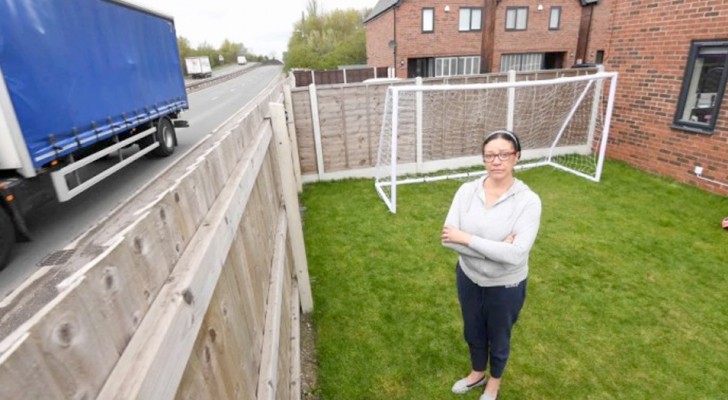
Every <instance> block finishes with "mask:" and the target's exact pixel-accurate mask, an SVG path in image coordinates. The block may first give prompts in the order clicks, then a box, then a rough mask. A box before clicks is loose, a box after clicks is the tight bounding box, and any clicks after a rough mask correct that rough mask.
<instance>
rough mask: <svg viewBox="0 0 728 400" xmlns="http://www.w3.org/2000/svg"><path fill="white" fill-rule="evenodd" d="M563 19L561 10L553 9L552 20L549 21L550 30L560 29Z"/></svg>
mask: <svg viewBox="0 0 728 400" xmlns="http://www.w3.org/2000/svg"><path fill="white" fill-rule="evenodd" d="M560 17H561V9H560V8H557V7H551V18H550V19H549V29H558V28H559V19H561V18H560Z"/></svg>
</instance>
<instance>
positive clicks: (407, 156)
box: [375, 72, 617, 213]
mask: <svg viewBox="0 0 728 400" xmlns="http://www.w3.org/2000/svg"><path fill="white" fill-rule="evenodd" d="M616 84H617V73H616V72H598V73H596V74H590V75H580V76H572V77H560V78H554V79H543V80H523V81H518V80H517V79H516V75H515V73H510V74H509V81H507V82H495V83H481V84H462V85H425V84H422V80H421V79H418V80H417V82H416V84H415V85H406V86H390V87H389V89H388V90H387V96H386V99H385V107H384V113H383V116H382V129H381V131H380V140H379V148H378V152H377V164H376V172H375V174H376V175H375V188H376V190H377V193H378V194H379V196H380V197H381V198H382V200H383V201H384V202H385V204H386V205H387V208H389V210H390V211H391V212H393V213H396V211H397V186H398V185H403V184H409V183H418V182H429V181H435V180H440V179H450V178H460V177H467V176H476V175H482V174H483V173H485V171H482V170H481V171H477V172H461V173H458V172H457V171H456V170H458V169H463V168H471V167H475V166H479V165H480V166H482V164H483V160H482V154H481V153H482V149H481V145H482V140H483V137H484V135H485V134H487V133H489V132H492V131H494V130H497V129H504V128H505V129H509V130H512V131H514V132H515V133H516V134H517V135H518V137H519V139H520V141H521V147H522V151H521V159H520V160H519V163H518V166H517V167H516V168H517V169H526V168H533V167H538V166H551V167H554V168H556V169H558V170H561V171H565V172H569V173H572V174H575V175H577V176H580V177H582V178H585V179H588V180H591V181H595V182H599V180H600V178H601V174H602V168H603V164H604V157H605V154H606V146H607V139H608V136H609V126H610V122H611V115H612V110H613V103H614V93H615V91H616Z"/></svg>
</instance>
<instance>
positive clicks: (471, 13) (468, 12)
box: [458, 7, 483, 32]
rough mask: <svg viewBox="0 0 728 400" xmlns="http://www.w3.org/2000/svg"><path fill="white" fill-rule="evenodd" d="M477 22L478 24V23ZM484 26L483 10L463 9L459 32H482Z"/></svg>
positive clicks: (474, 8) (461, 9)
mask: <svg viewBox="0 0 728 400" xmlns="http://www.w3.org/2000/svg"><path fill="white" fill-rule="evenodd" d="M476 16H477V17H476ZM476 22H477V23H476ZM482 26H483V9H482V8H479V7H461V8H460V20H459V22H458V31H460V32H474V31H480V30H481V29H482Z"/></svg>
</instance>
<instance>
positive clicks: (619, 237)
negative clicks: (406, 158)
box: [302, 162, 728, 400]
mask: <svg viewBox="0 0 728 400" xmlns="http://www.w3.org/2000/svg"><path fill="white" fill-rule="evenodd" d="M517 176H518V177H519V178H520V179H521V180H523V181H524V182H526V183H527V184H528V185H529V186H530V187H531V188H532V189H533V190H534V191H535V192H536V193H538V194H539V195H540V196H541V200H542V202H543V216H542V221H541V231H540V233H539V237H538V239H537V240H536V244H535V246H534V248H533V250H532V252H531V259H530V275H529V283H528V296H527V299H526V305H525V306H524V308H523V310H522V312H521V316H520V318H519V322H518V324H517V325H516V327H515V329H514V331H513V339H512V349H511V358H510V360H509V363H508V367H507V368H506V373H505V375H504V379H503V384H502V386H501V393H500V396H499V399H506V400H507V399H725V398H728V231H723V230H722V229H721V228H720V220H721V219H722V218H723V217H724V216H727V215H728V198H725V197H721V196H716V195H713V194H709V193H706V192H703V191H700V190H698V189H695V188H692V187H688V186H685V185H682V184H679V183H676V182H674V181H670V180H666V179H663V178H659V177H655V176H652V175H649V174H646V173H643V172H641V171H638V170H636V169H633V168H631V167H628V166H626V165H623V164H621V163H616V162H607V163H606V165H605V170H604V174H603V177H602V182H601V183H598V184H597V183H592V182H589V181H586V180H584V179H581V178H578V177H575V176H572V175H570V174H566V173H564V172H560V171H556V170H554V169H550V168H539V169H534V170H528V171H523V172H518V173H517ZM461 183H462V181H441V182H436V183H428V184H416V185H405V186H400V187H398V205H397V208H398V213H397V214H396V215H393V214H390V213H389V212H388V211H387V209H386V207H385V206H384V203H382V202H381V200H380V199H379V197H378V196H377V194H376V192H375V190H374V184H373V181H372V180H349V181H341V182H329V183H317V184H311V185H307V186H306V187H305V189H304V193H303V200H302V201H303V205H304V206H305V207H306V212H305V217H304V218H305V221H304V231H305V239H306V250H307V254H308V260H309V268H310V274H311V281H312V288H313V294H314V312H313V320H314V325H315V329H316V335H317V346H316V347H317V352H318V360H319V379H318V388H317V392H318V394H319V395H320V397H321V398H322V399H449V398H452V399H456V398H465V399H477V398H478V396H479V395H480V393H479V391H473V392H471V393H468V394H467V395H464V396H457V395H454V394H452V393H451V392H450V387H451V385H452V383H453V382H454V381H455V380H457V379H459V378H461V377H462V376H464V375H465V374H467V373H468V372H469V370H470V367H469V359H468V352H467V346H466V344H465V342H464V340H463V338H462V321H461V317H460V311H459V306H458V303H457V296H456V292H455V283H454V279H455V274H454V268H455V262H456V260H457V256H456V254H455V253H454V252H452V251H450V250H447V249H444V248H442V247H441V245H440V239H439V234H440V229H441V227H442V223H443V221H444V219H445V215H446V213H447V210H448V208H449V206H450V201H451V200H452V196H453V195H454V193H455V191H456V190H457V188H458V187H459V186H460V184H461ZM476 392H477V393H476Z"/></svg>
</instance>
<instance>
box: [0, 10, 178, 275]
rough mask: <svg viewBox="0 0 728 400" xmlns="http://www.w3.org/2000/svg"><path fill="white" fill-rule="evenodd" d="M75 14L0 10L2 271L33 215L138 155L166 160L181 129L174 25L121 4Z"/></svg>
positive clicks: (160, 15) (26, 236)
mask: <svg viewBox="0 0 728 400" xmlns="http://www.w3.org/2000/svg"><path fill="white" fill-rule="evenodd" d="M72 8H73V12H69V3H68V2H67V1H52V2H48V1H43V0H13V1H10V2H0V269H2V267H3V266H5V265H6V263H7V261H8V258H9V256H10V253H11V250H12V248H13V246H14V245H15V242H16V240H29V239H30V238H31V237H32V235H31V232H29V230H28V228H27V224H26V223H25V221H26V219H27V217H28V216H29V215H30V214H32V213H33V212H34V211H36V210H38V209H39V208H40V207H43V206H44V205H46V204H47V203H49V202H53V201H59V202H64V201H69V200H71V199H73V198H74V197H75V196H77V195H78V194H80V193H82V192H83V191H85V190H88V189H89V188H90V187H93V186H94V185H95V184H96V183H98V182H99V181H101V180H103V179H104V178H107V177H109V176H110V175H111V174H113V173H115V172H117V171H118V170H120V169H121V168H124V167H125V166H127V165H129V164H130V163H131V162H133V161H135V160H137V159H139V158H140V157H142V156H144V155H147V154H149V155H156V156H169V155H171V154H172V153H173V152H174V148H175V146H176V145H177V136H176V131H175V128H176V127H184V126H187V123H186V122H185V121H183V120H180V119H179V118H180V115H181V112H182V111H183V110H185V109H187V108H188V107H189V106H188V99H187V94H186V92H185V87H184V80H183V75H182V67H181V65H180V57H179V50H178V48H177V37H176V31H175V25H174V19H173V18H172V17H171V16H168V15H165V14H163V13H160V12H157V11H153V10H150V9H147V8H144V7H141V6H139V5H136V4H134V3H132V2H129V1H121V0H85V1H76V2H73V6H72ZM133 146H136V147H135V148H137V147H138V151H136V152H133V154H132V155H131V156H126V157H125V156H124V153H128V151H125V152H122V151H120V150H121V149H123V148H127V147H133ZM111 155H114V156H115V161H114V162H113V163H111V165H110V166H108V167H107V168H106V169H103V170H102V171H100V172H99V171H97V167H94V168H91V167H90V166H91V165H92V164H94V162H95V161H97V160H99V159H101V158H107V159H108V158H109V157H108V156H111ZM107 164H108V163H107Z"/></svg>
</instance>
